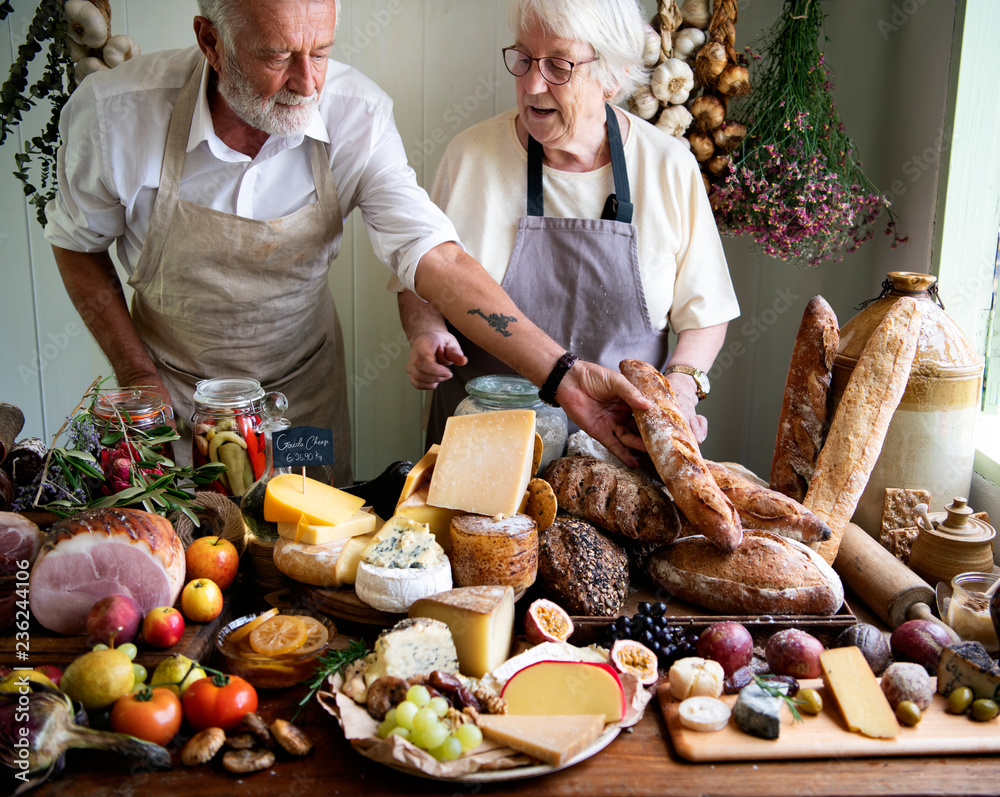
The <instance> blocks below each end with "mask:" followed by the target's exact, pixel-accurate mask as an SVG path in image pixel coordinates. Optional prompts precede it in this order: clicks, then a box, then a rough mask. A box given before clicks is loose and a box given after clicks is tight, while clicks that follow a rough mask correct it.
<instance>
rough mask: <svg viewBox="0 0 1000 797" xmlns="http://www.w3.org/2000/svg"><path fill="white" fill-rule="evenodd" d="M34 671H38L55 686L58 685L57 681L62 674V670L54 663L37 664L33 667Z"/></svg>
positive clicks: (60, 678)
mask: <svg viewBox="0 0 1000 797" xmlns="http://www.w3.org/2000/svg"><path fill="white" fill-rule="evenodd" d="M35 672H40V673H41V674H42V675H44V676H45V677H46V678H48V679H49V680H50V681H52V683H54V684H55V685H56V686H59V681H61V680H62V676H63V671H62V670H61V669H60V668H59V667H56V665H54V664H39V665H38V666H37V667H35Z"/></svg>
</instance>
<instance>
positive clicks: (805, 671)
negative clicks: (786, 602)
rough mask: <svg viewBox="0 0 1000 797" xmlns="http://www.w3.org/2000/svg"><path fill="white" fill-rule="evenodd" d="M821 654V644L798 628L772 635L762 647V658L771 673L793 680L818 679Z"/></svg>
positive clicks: (787, 629)
mask: <svg viewBox="0 0 1000 797" xmlns="http://www.w3.org/2000/svg"><path fill="white" fill-rule="evenodd" d="M822 652H823V643H822V642H820V641H819V640H818V639H816V637H814V636H813V635H812V634H807V633H806V632H805V631H800V630H799V629H798V628H786V629H785V630H784V631H779V632H778V633H776V634H773V635H772V636H771V638H770V639H768V640H767V644H766V645H765V646H764V658H766V659H767V666H768V667H770V668H771V672H773V673H774V674H775V675H791V676H792V677H793V678H819V677H820V675H822V673H823V671H822V669H821V668H820V666H819V654H820V653H822Z"/></svg>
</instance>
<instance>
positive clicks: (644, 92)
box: [629, 86, 660, 120]
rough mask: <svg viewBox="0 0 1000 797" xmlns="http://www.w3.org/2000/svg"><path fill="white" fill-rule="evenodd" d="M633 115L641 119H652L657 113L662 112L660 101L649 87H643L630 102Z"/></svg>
mask: <svg viewBox="0 0 1000 797" xmlns="http://www.w3.org/2000/svg"><path fill="white" fill-rule="evenodd" d="M629 106H630V107H631V109H632V113H634V114H635V115H636V116H638V117H639V118H640V119H647V120H649V119H652V118H653V117H654V116H656V112H657V111H658V110H660V101H659V100H658V99H656V97H654V96H653V92H652V90H650V88H649V86H643V87H642V88H641V89H639V90H638V91H637V92H636V93H635V94H633V95H632V99H630V100H629Z"/></svg>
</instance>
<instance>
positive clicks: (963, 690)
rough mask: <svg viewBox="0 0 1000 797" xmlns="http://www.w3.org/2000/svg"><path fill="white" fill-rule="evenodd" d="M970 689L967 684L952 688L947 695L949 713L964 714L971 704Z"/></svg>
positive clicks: (971, 695)
mask: <svg viewBox="0 0 1000 797" xmlns="http://www.w3.org/2000/svg"><path fill="white" fill-rule="evenodd" d="M972 700H973V694H972V690H971V689H969V687H967V686H960V687H958V689H953V690H952V692H951V694H950V695H948V712H949V713H951V714H964V713H965V712H966V711H968V710H969V706H971V705H972Z"/></svg>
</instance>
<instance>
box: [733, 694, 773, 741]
mask: <svg viewBox="0 0 1000 797" xmlns="http://www.w3.org/2000/svg"><path fill="white" fill-rule="evenodd" d="M733 719H734V720H735V721H736V725H737V726H738V727H739V729H740V730H741V731H743V733H748V734H750V735H751V736H757V737H759V738H761V739H777V738H778V736H779V735H780V734H781V698H780V697H774V696H773V695H769V694H768V693H767V692H765V691H764V690H763V689H761V687H760V686H759V685H757V684H755V683H752V684H748V685H747V686H744V687H743V688H742V689H741V690H740V696H739V697H738V698H736V704H735V705H734V706H733Z"/></svg>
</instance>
